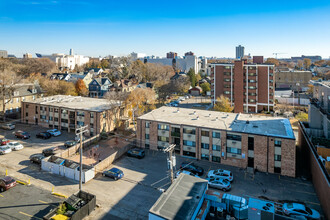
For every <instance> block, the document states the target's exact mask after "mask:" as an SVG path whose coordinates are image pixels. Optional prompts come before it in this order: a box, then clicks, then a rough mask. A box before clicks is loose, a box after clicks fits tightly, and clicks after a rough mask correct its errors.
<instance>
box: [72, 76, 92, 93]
mask: <svg viewBox="0 0 330 220" xmlns="http://www.w3.org/2000/svg"><path fill="white" fill-rule="evenodd" d="M75 88H76V93H77V94H78V95H79V96H88V93H89V91H88V89H87V87H86V85H85V83H84V81H83V80H82V79H78V80H77V82H76V84H75Z"/></svg>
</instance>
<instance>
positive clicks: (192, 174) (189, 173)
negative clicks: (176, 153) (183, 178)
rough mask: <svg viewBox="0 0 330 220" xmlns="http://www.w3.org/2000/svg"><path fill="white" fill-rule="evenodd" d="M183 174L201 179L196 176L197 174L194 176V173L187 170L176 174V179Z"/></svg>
mask: <svg viewBox="0 0 330 220" xmlns="http://www.w3.org/2000/svg"><path fill="white" fill-rule="evenodd" d="M181 173H184V174H187V175H190V176H194V177H197V178H200V177H199V176H198V175H196V174H194V173H192V172H189V171H187V170H179V171H178V172H177V173H176V174H175V178H178V177H179V175H180V174H181Z"/></svg>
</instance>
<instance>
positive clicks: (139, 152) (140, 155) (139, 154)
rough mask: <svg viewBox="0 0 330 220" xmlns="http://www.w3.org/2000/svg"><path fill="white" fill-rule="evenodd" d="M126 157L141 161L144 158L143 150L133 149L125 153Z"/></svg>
mask: <svg viewBox="0 0 330 220" xmlns="http://www.w3.org/2000/svg"><path fill="white" fill-rule="evenodd" d="M127 156H129V157H136V158H139V159H142V158H143V157H144V156H145V152H144V150H143V149H140V148H133V149H130V150H128V151H127Z"/></svg>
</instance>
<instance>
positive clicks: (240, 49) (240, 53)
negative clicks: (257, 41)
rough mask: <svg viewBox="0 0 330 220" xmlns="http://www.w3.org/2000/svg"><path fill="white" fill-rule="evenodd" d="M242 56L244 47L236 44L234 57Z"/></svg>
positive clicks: (239, 57) (240, 57)
mask: <svg viewBox="0 0 330 220" xmlns="http://www.w3.org/2000/svg"><path fill="white" fill-rule="evenodd" d="M243 57H244V47H243V46H241V45H238V46H237V47H236V59H242V58H243Z"/></svg>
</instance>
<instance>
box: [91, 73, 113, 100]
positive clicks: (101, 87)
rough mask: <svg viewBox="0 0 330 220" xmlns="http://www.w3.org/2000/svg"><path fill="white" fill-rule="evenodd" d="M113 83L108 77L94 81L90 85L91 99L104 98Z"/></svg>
mask: <svg viewBox="0 0 330 220" xmlns="http://www.w3.org/2000/svg"><path fill="white" fill-rule="evenodd" d="M112 85H113V84H112V82H111V80H110V79H109V78H108V77H102V78H96V79H93V80H92V81H91V82H90V83H89V85H88V89H89V97H94V98H102V97H103V96H104V95H105V94H106V93H107V92H108V91H109V90H110V88H111V86H112Z"/></svg>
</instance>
